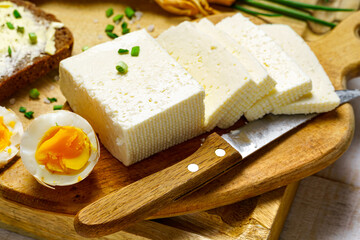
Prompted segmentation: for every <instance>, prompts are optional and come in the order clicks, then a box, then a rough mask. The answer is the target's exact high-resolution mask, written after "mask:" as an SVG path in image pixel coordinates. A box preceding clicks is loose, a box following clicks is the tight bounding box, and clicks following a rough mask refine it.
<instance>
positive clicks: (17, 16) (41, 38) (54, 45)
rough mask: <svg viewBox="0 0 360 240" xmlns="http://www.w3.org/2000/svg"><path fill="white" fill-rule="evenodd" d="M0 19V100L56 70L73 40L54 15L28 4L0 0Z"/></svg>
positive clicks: (68, 31)
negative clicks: (34, 36)
mask: <svg viewBox="0 0 360 240" xmlns="http://www.w3.org/2000/svg"><path fill="white" fill-rule="evenodd" d="M15 12H17V13H15ZM0 20H1V22H0V39H1V40H0V41H1V45H0V101H1V100H4V99H6V98H8V97H9V96H11V94H13V93H14V92H16V91H17V90H18V89H20V88H22V87H24V86H26V85H27V84H29V83H31V82H34V81H35V80H37V79H38V78H40V77H41V76H43V75H45V74H47V73H48V72H49V71H51V70H52V69H56V68H58V66H59V62H60V61H61V60H62V59H64V58H67V57H69V56H70V55H71V51H72V48H73V43H74V39H73V36H72V34H71V32H70V30H69V29H68V28H66V27H64V26H63V24H62V23H60V22H59V20H57V19H56V17H55V16H54V15H52V14H48V13H46V12H44V11H43V10H42V9H40V8H38V7H36V6H35V5H34V4H33V3H30V2H26V1H21V0H11V1H2V0H0ZM29 33H35V35H36V40H35V42H34V41H33V42H31V39H30V37H29ZM33 40H34V39H33Z"/></svg>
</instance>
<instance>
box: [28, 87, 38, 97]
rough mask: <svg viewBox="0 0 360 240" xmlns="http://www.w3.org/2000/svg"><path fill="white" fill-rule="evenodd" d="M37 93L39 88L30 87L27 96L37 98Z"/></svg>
mask: <svg viewBox="0 0 360 240" xmlns="http://www.w3.org/2000/svg"><path fill="white" fill-rule="evenodd" d="M39 95H40V92H39V90H37V89H36V88H33V89H31V90H30V92H29V96H30V98H32V99H37V98H39Z"/></svg>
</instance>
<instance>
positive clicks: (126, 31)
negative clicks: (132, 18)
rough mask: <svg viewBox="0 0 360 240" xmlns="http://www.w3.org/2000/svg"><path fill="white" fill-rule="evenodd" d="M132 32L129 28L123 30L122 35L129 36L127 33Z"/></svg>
mask: <svg viewBox="0 0 360 240" xmlns="http://www.w3.org/2000/svg"><path fill="white" fill-rule="evenodd" d="M129 32H130V29H129V28H123V30H122V32H121V33H122V34H123V35H125V34H127V33H129Z"/></svg>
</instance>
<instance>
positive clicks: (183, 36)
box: [157, 22, 257, 131]
mask: <svg viewBox="0 0 360 240" xmlns="http://www.w3.org/2000/svg"><path fill="white" fill-rule="evenodd" d="M157 41H158V42H159V43H160V44H161V45H162V46H163V47H164V48H165V49H166V50H167V51H168V52H169V54H170V55H171V56H172V57H174V58H175V59H176V60H177V61H178V62H179V63H180V64H181V65H182V66H183V67H184V68H185V69H186V70H187V71H188V72H189V73H190V74H191V75H192V76H193V77H194V78H195V79H196V80H197V81H198V82H199V83H200V84H201V85H202V86H203V87H204V89H205V130H207V131H210V130H211V129H213V128H214V127H215V126H216V125H217V124H218V123H219V121H220V120H221V119H222V118H223V117H224V116H225V114H226V113H227V112H229V111H230V110H232V109H234V110H237V111H238V112H237V114H239V115H241V114H242V112H243V111H245V110H246V109H248V108H249V107H250V106H251V104H252V102H253V100H252V98H253V97H255V93H254V92H255V91H256V88H257V86H256V84H255V82H254V81H252V80H251V77H250V75H249V74H248V72H247V71H246V70H245V68H244V67H243V66H242V64H241V63H240V62H239V60H237V59H236V57H234V56H233V55H232V54H231V53H230V52H229V51H227V50H226V49H225V47H223V45H222V44H221V43H219V42H218V41H216V40H215V39H213V38H212V37H211V36H209V35H207V34H205V33H202V32H200V31H199V30H198V29H197V28H196V27H195V26H194V25H193V24H192V23H190V22H183V23H181V24H179V25H178V26H176V27H171V28H169V29H168V30H166V31H164V32H163V33H162V34H160V36H159V37H158V38H157ZM234 106H239V107H238V108H236V109H235V108H234Z"/></svg>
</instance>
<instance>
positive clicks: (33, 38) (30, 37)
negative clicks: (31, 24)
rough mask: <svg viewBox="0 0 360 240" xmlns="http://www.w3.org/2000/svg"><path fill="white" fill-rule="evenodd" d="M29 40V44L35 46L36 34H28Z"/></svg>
mask: <svg viewBox="0 0 360 240" xmlns="http://www.w3.org/2000/svg"><path fill="white" fill-rule="evenodd" d="M29 39H30V42H31V44H36V43H37V36H36V33H33V32H31V33H29Z"/></svg>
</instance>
